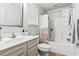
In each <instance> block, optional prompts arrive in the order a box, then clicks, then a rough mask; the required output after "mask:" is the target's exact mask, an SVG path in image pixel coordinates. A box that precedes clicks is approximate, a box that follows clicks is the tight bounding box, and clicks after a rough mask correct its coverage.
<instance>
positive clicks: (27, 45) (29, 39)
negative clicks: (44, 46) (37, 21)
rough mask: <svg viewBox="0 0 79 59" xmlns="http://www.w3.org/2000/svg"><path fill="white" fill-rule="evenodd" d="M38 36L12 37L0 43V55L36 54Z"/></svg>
mask: <svg viewBox="0 0 79 59" xmlns="http://www.w3.org/2000/svg"><path fill="white" fill-rule="evenodd" d="M38 43H39V38H38V36H26V37H24V38H14V39H12V40H8V41H5V42H3V43H0V56H37V55H38V48H37V45H38Z"/></svg>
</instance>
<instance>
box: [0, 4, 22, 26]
mask: <svg viewBox="0 0 79 59" xmlns="http://www.w3.org/2000/svg"><path fill="white" fill-rule="evenodd" d="M22 9H23V8H22V3H0V25H7V26H22V24H23V20H22V19H23V17H22V16H23V13H22Z"/></svg>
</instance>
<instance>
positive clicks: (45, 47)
mask: <svg viewBox="0 0 79 59" xmlns="http://www.w3.org/2000/svg"><path fill="white" fill-rule="evenodd" d="M38 49H39V50H41V51H45V52H48V51H49V50H50V46H49V45H48V44H46V43H41V44H39V45H38Z"/></svg>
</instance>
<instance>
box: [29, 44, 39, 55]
mask: <svg viewBox="0 0 79 59" xmlns="http://www.w3.org/2000/svg"><path fill="white" fill-rule="evenodd" d="M37 55H38V48H37V45H36V46H34V47H32V48H31V49H29V50H28V56H37Z"/></svg>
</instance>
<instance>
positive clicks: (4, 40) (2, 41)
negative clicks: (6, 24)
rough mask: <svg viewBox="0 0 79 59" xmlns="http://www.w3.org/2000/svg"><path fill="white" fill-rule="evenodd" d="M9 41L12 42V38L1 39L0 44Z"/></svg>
mask: <svg viewBox="0 0 79 59" xmlns="http://www.w3.org/2000/svg"><path fill="white" fill-rule="evenodd" d="M9 40H12V38H3V39H1V41H0V43H4V42H6V41H9Z"/></svg>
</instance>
